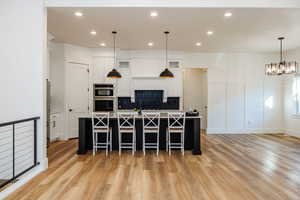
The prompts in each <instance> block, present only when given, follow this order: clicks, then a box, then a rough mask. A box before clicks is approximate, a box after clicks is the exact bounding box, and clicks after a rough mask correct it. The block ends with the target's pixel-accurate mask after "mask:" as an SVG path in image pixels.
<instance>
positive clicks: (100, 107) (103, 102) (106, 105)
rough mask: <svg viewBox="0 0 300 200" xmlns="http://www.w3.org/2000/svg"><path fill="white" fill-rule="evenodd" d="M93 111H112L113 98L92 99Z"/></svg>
mask: <svg viewBox="0 0 300 200" xmlns="http://www.w3.org/2000/svg"><path fill="white" fill-rule="evenodd" d="M94 111H95V112H112V111H114V100H112V99H95V100H94Z"/></svg>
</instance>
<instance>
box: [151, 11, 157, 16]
mask: <svg viewBox="0 0 300 200" xmlns="http://www.w3.org/2000/svg"><path fill="white" fill-rule="evenodd" d="M150 16H151V17H157V16H158V13H157V12H156V11H152V12H151V13H150Z"/></svg>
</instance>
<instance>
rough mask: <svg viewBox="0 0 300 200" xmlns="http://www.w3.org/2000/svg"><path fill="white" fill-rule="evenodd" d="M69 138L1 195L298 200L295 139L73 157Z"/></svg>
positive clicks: (299, 162)
mask: <svg viewBox="0 0 300 200" xmlns="http://www.w3.org/2000/svg"><path fill="white" fill-rule="evenodd" d="M76 150H77V140H71V141H67V142H57V143H54V144H52V145H51V146H50V148H49V169H48V170H47V171H45V172H44V173H42V174H40V175H39V176H37V177H36V178H34V179H33V180H32V181H30V182H29V183H28V184H26V185H25V186H23V187H22V188H20V189H19V190H18V191H16V192H15V193H14V194H12V195H11V196H10V197H9V198H7V200H29V199H30V200H36V199H39V200H55V199H63V200H69V199H70V200H89V199H91V200H92V199H93V200H96V199H97V200H98V199H108V200H114V199H122V200H127V199H134V200H136V199H139V200H142V199H149V200H155V199H163V200H169V199H170V200H177V199H178V200H183V199H188V200H189V199H195V200H200V199H221V200H246V199H261V200H277V199H280V200H287V199H295V200H296V199H297V200H299V199H300V140H299V139H296V138H293V137H286V136H282V135H209V136H207V137H206V145H205V152H204V154H203V155H202V156H193V155H191V153H190V152H186V154H185V156H182V155H181V154H180V153H179V152H178V153H176V152H175V153H174V154H173V155H171V156H168V155H167V154H166V153H165V152H160V153H159V156H158V157H157V156H156V155H155V154H154V153H147V155H146V156H145V157H144V156H143V155H142V153H140V152H139V153H137V155H136V156H134V157H133V156H132V155H131V153H130V152H128V153H123V154H122V156H120V157H119V156H118V152H113V153H111V154H110V155H109V156H108V157H105V153H104V152H101V153H99V154H97V155H96V156H95V157H93V156H92V155H91V154H88V155H84V156H78V155H76Z"/></svg>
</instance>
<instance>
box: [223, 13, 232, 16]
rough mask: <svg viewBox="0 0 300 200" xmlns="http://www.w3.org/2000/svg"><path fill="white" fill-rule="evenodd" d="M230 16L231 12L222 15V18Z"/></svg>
mask: <svg viewBox="0 0 300 200" xmlns="http://www.w3.org/2000/svg"><path fill="white" fill-rule="evenodd" d="M231 16H232V13H231V12H226V13H225V14H224V17H231Z"/></svg>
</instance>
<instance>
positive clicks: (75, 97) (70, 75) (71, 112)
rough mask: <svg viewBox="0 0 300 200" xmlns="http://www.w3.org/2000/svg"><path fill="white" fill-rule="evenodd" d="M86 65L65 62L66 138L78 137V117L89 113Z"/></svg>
mask: <svg viewBox="0 0 300 200" xmlns="http://www.w3.org/2000/svg"><path fill="white" fill-rule="evenodd" d="M88 67H89V66H88V65H85V64H79V63H67V75H66V80H67V83H66V86H67V87H66V94H67V96H66V98H67V126H68V127H67V131H68V138H77V137H78V131H79V130H78V118H79V117H82V116H86V115H88V113H89V70H88Z"/></svg>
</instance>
